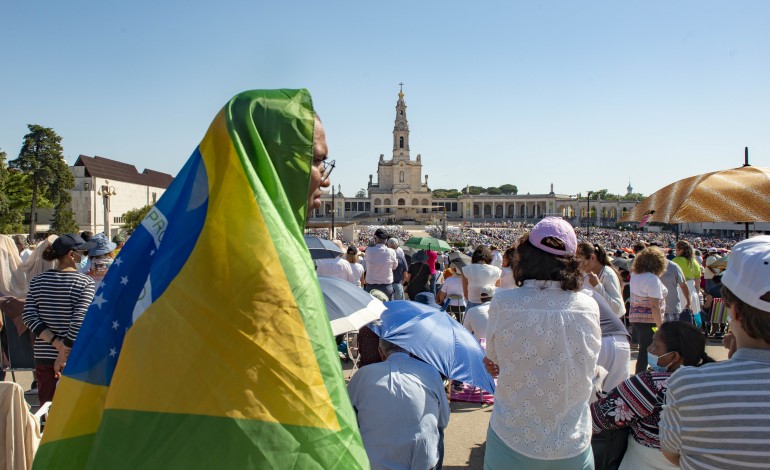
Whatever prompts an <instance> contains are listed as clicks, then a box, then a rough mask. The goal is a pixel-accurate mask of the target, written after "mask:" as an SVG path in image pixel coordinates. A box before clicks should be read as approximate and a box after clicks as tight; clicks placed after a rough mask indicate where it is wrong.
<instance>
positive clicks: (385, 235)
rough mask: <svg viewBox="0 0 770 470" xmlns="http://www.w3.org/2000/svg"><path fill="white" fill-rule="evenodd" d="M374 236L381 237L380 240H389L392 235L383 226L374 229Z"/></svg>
mask: <svg viewBox="0 0 770 470" xmlns="http://www.w3.org/2000/svg"><path fill="white" fill-rule="evenodd" d="M374 236H375V237H377V238H379V239H380V240H387V239H388V238H390V235H389V234H388V232H386V231H385V230H383V229H381V228H378V229H377V230H375V231H374Z"/></svg>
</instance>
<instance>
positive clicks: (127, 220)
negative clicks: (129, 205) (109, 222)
mask: <svg viewBox="0 0 770 470" xmlns="http://www.w3.org/2000/svg"><path fill="white" fill-rule="evenodd" d="M152 206H153V205H152V204H147V205H146V206H144V207H140V208H139V209H131V210H130V211H128V212H126V213H125V214H123V229H124V230H125V231H126V232H127V233H128V234H129V235H131V234H132V233H134V230H136V228H137V227H139V224H141V223H142V220H144V218H145V217H146V216H147V213H148V212H150V209H152Z"/></svg>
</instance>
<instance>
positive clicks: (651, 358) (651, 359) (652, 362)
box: [647, 351, 674, 372]
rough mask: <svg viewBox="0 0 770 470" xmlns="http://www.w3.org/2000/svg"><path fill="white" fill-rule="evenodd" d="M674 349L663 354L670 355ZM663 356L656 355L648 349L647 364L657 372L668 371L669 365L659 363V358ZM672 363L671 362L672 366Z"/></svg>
mask: <svg viewBox="0 0 770 470" xmlns="http://www.w3.org/2000/svg"><path fill="white" fill-rule="evenodd" d="M672 352H674V351H669V352H667V353H666V354H664V355H663V356H668V355H669V354H671V353H672ZM663 356H656V355H655V354H653V353H651V352H650V351H647V364H648V365H649V366H650V369H652V370H654V371H655V372H666V371H668V366H659V365H658V359H660V358H661V357H663ZM670 365H671V364H669V366H670Z"/></svg>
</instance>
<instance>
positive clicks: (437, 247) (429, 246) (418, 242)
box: [404, 237, 452, 251]
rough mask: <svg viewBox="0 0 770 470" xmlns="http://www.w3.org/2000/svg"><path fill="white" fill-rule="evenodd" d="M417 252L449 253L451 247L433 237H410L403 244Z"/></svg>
mask: <svg viewBox="0 0 770 470" xmlns="http://www.w3.org/2000/svg"><path fill="white" fill-rule="evenodd" d="M404 246H411V247H412V248H415V249H418V250H433V251H449V250H451V249H452V247H450V246H449V244H448V243H447V242H445V241H444V240H439V239H438V238H433V237H412V238H410V239H409V240H407V241H406V243H404Z"/></svg>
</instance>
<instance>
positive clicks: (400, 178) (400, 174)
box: [398, 171, 404, 183]
mask: <svg viewBox="0 0 770 470" xmlns="http://www.w3.org/2000/svg"><path fill="white" fill-rule="evenodd" d="M398 182H399V183H403V182H404V172H403V171H401V172H399V173H398Z"/></svg>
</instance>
